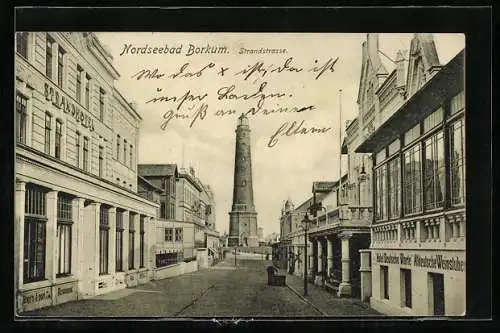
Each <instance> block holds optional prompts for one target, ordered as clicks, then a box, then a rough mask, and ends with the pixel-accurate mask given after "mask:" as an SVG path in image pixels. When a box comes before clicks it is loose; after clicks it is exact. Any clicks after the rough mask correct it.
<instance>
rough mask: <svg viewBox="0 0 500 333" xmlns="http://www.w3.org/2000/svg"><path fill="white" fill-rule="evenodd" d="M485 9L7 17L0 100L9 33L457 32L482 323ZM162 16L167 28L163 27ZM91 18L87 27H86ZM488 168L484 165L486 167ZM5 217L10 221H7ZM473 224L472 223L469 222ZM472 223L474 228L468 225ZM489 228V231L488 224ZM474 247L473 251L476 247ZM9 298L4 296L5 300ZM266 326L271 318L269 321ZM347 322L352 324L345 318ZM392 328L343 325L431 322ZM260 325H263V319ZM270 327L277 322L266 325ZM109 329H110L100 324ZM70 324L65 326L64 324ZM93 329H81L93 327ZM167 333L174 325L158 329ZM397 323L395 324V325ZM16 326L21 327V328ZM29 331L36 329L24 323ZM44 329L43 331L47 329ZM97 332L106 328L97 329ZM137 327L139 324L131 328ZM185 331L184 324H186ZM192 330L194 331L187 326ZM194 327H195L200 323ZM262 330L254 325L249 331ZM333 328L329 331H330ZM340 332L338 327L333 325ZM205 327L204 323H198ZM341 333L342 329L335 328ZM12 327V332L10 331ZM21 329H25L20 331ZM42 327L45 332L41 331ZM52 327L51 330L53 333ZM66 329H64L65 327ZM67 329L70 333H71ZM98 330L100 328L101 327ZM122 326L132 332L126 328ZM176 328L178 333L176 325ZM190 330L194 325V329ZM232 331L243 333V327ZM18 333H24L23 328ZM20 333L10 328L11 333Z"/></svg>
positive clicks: (9, 129)
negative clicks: (462, 55) (462, 41)
mask: <svg viewBox="0 0 500 333" xmlns="http://www.w3.org/2000/svg"><path fill="white" fill-rule="evenodd" d="M491 14H492V10H491V7H475V8H466V7H427V8H423V7H413V8H403V7H398V8H382V7H356V8H354V7H344V8H333V7H328V8H327V7H323V8H322V7H316V8H307V7H301V8H297V7H295V8H294V7H289V8H269V7H268V8H255V7H253V8H234V7H233V8H206V7H205V8H200V7H197V8H187V7H185V8H179V7H176V8H161V9H160V8H158V7H156V8H140V9H139V8H109V7H108V8H103V7H101V8H99V7H93V8H83V7H81V8H68V7H66V8H48V7H32V8H28V7H25V8H17V9H15V17H13V18H12V21H9V20H5V21H4V22H5V23H4V24H5V25H7V24H9V23H14V22H15V28H14V27H13V26H10V27H9V31H8V32H7V33H6V36H5V37H4V39H3V41H2V42H3V43H5V42H7V43H6V44H7V45H5V46H4V47H3V48H2V49H3V50H5V52H6V53H7V61H4V62H3V65H4V66H5V67H7V68H5V70H4V71H3V72H4V73H6V75H5V76H4V78H5V80H6V82H5V84H3V85H2V86H3V87H6V89H2V91H1V94H2V99H5V104H3V105H5V106H6V109H7V110H13V99H12V98H10V96H13V95H14V91H13V79H12V78H13V77H14V76H13V75H14V73H13V61H12V59H13V58H14V52H13V51H14V47H13V44H14V43H13V30H14V29H15V30H37V31H49V30H59V31H63V30H72V31H124V30H125V31H191V32H198V31H199V32H201V31H213V32H216V31H217V32H231V31H234V32H367V31H376V32H443V33H444V32H463V33H465V34H466V104H467V112H466V124H467V125H466V133H467V134H466V135H467V136H466V138H467V143H466V146H467V160H466V164H467V174H468V177H467V178H468V180H467V201H466V202H467V220H469V222H468V223H467V262H468V263H469V264H468V269H467V275H466V276H467V287H466V289H467V310H468V312H469V314H468V316H467V318H469V319H472V318H474V319H489V318H491V316H492V307H491V305H492V289H491V285H492V279H491V276H492V270H491V269H492V261H491V259H492V255H491V253H492V242H491V235H492V230H493V229H492V227H493V226H492V218H491V217H492V215H491V214H492V209H491V208H492V207H491V202H492V201H491V199H492V192H491V189H492V155H491V152H492V149H491V147H492V141H491V140H492V122H491V121H492V119H493V118H492V116H493V114H492V112H491V110H492V105H491V101H492V94H491V91H492V90H491V83H492V81H491V80H492V76H491V69H492V68H491V61H492V58H491V51H492V44H491V37H492V35H491V27H492V26H491V23H492V18H491ZM165 15H168V20H166V19H165ZM89 17H91V18H92V19H89ZM1 114H2V117H3V118H4V119H3V120H4V121H2V122H1V124H2V133H4V140H2V146H1V147H2V153H3V156H9V157H11V158H14V140H13V138H14V136H13V126H12V124H13V112H12V113H9V112H5V111H4V112H2V113H1ZM490 161H491V162H490ZM13 164H14V163H13V160H11V161H10V163H6V165H4V168H2V170H3V173H2V180H3V183H5V186H4V188H11V189H12V188H13V186H14V184H13V180H14V177H13V175H14V165H13ZM13 200H14V195H13V192H12V193H9V191H4V192H3V193H2V202H3V203H4V204H5V205H6V207H4V212H7V213H8V216H9V217H8V218H6V219H5V220H6V222H7V226H8V231H9V232H7V233H2V235H3V237H5V241H4V242H2V245H3V247H4V248H3V251H2V253H3V254H4V255H6V257H7V258H6V259H7V260H6V261H4V262H8V263H10V265H9V267H12V268H13V263H12V260H13V254H12V252H13V223H9V221H13V217H14V214H13V213H14V212H13V206H14V205H13ZM10 216H12V220H10V219H9V218H10ZM476 217H477V218H476ZM475 219H478V220H479V221H474V222H472V221H473V220H475ZM488 222H489V223H488ZM477 244H481V246H478V245H477ZM8 278H9V281H10V284H9V291H10V292H11V293H10V295H13V285H12V278H11V277H10V276H9V277H8ZM6 295H9V293H6ZM5 301H6V302H7V304H8V305H9V311H4V313H8V315H9V316H10V319H11V320H12V317H11V316H12V314H13V308H11V307H13V304H12V302H11V299H10V298H9V297H6V300H5ZM269 319H271V318H269ZM353 319H354V318H353ZM391 319H396V321H392V322H388V321H385V322H384V321H377V322H374V321H373V319H368V321H364V320H362V319H361V320H360V319H358V318H356V319H354V321H353V320H352V319H349V318H347V320H351V321H350V322H349V323H347V322H346V323H345V324H344V323H343V325H346V326H349V327H352V326H353V325H355V326H359V327H360V328H361V327H363V328H365V327H373V328H377V327H381V326H386V324H390V325H391V326H392V325H393V324H396V325H398V326H399V324H401V325H404V326H406V325H407V324H410V325H412V326H413V327H416V328H420V329H422V328H425V327H427V326H428V325H429V324H431V323H432V322H433V320H430V321H426V322H419V323H418V324H417V323H415V322H413V323H412V322H408V321H407V320H404V321H402V320H401V319H400V318H399V320H397V319H398V317H392V318H391ZM263 320H265V319H263ZM272 320H273V321H274V320H279V319H276V318H272ZM108 322H110V321H108ZM66 323H67V324H70V323H71V322H66ZM94 323H97V322H85V325H86V326H88V327H94ZM164 323H165V324H167V325H168V326H169V327H172V326H177V325H178V324H179V325H182V324H181V322H177V323H176V322H170V321H169V322H164ZM282 323H283V324H284V326H288V325H287V324H289V325H290V326H288V328H291V327H296V328H299V327H300V328H305V327H304V324H305V322H304V321H303V320H298V321H296V322H294V323H291V322H290V323H287V322H282ZM397 323H399V324H397ZM21 324H22V323H21ZM31 324H32V325H30V326H31V327H32V328H35V327H37V326H41V325H38V324H43V322H38V323H36V325H33V324H34V323H31ZM47 324H48V323H47ZM98 324H100V325H102V324H106V323H98ZM138 324H139V325H141V324H140V322H139V323H138ZM186 324H187V323H186ZM192 324H194V323H192ZM200 324H202V322H200ZM261 324H262V323H258V322H254V323H253V324H252V326H254V327H255V326H257V327H258V326H260V325H261ZM332 324H333V323H332ZM337 324H340V323H339V322H337V323H335V325H337ZM205 325H206V323H205ZM343 325H342V326H343ZM16 326H17V325H16ZM22 326H25V325H22ZM44 326H45V325H44ZM58 326H59V325H58ZM65 326H66V325H65ZM71 326H74V325H71ZM105 326H106V325H105ZM127 326H132V327H134V326H135V325H133V324H132V323H127ZM182 326H184V325H182ZM195 326H197V325H195ZM237 326H239V327H245V326H248V322H246V321H245V319H243V322H240V324H239V325H237ZM466 326H467V327H469V326H472V328H473V329H478V328H480V326H482V325H480V322H475V323H470V324H469V323H468V324H467V325H466ZM25 327H26V326H25ZM19 328H20V327H16V330H17V329H19Z"/></svg>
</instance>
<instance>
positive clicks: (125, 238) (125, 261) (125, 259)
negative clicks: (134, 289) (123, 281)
mask: <svg viewBox="0 0 500 333" xmlns="http://www.w3.org/2000/svg"><path fill="white" fill-rule="evenodd" d="M129 216H130V212H129V211H128V210H126V211H124V212H123V271H124V272H128V242H129V235H128V230H129Z"/></svg>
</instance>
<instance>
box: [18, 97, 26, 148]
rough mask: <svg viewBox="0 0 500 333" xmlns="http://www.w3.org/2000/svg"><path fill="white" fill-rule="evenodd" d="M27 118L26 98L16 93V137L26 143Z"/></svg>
mask: <svg viewBox="0 0 500 333" xmlns="http://www.w3.org/2000/svg"><path fill="white" fill-rule="evenodd" d="M27 119H28V99H27V98H26V97H25V96H23V95H22V94H20V93H17V94H16V138H17V142H20V143H24V144H25V143H26V126H27V125H26V124H27Z"/></svg>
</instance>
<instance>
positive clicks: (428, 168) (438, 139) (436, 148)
mask: <svg viewBox="0 0 500 333" xmlns="http://www.w3.org/2000/svg"><path fill="white" fill-rule="evenodd" d="M424 147H425V151H424V156H425V159H424V161H425V163H424V200H425V201H424V202H425V209H426V210H427V209H434V208H439V207H442V206H443V201H444V190H445V189H444V183H445V178H444V175H445V167H444V143H443V132H442V131H439V132H438V133H436V134H434V135H433V136H431V137H430V138H429V139H427V140H426V141H425V143H424Z"/></svg>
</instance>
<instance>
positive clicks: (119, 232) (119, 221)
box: [115, 211, 123, 272]
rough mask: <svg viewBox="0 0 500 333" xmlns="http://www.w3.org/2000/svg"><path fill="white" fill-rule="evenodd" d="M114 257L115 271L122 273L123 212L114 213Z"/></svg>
mask: <svg viewBox="0 0 500 333" xmlns="http://www.w3.org/2000/svg"><path fill="white" fill-rule="evenodd" d="M115 246H116V250H115V251H116V255H115V269H116V271H117V272H121V271H123V212H118V211H117V212H116V244H115Z"/></svg>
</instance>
